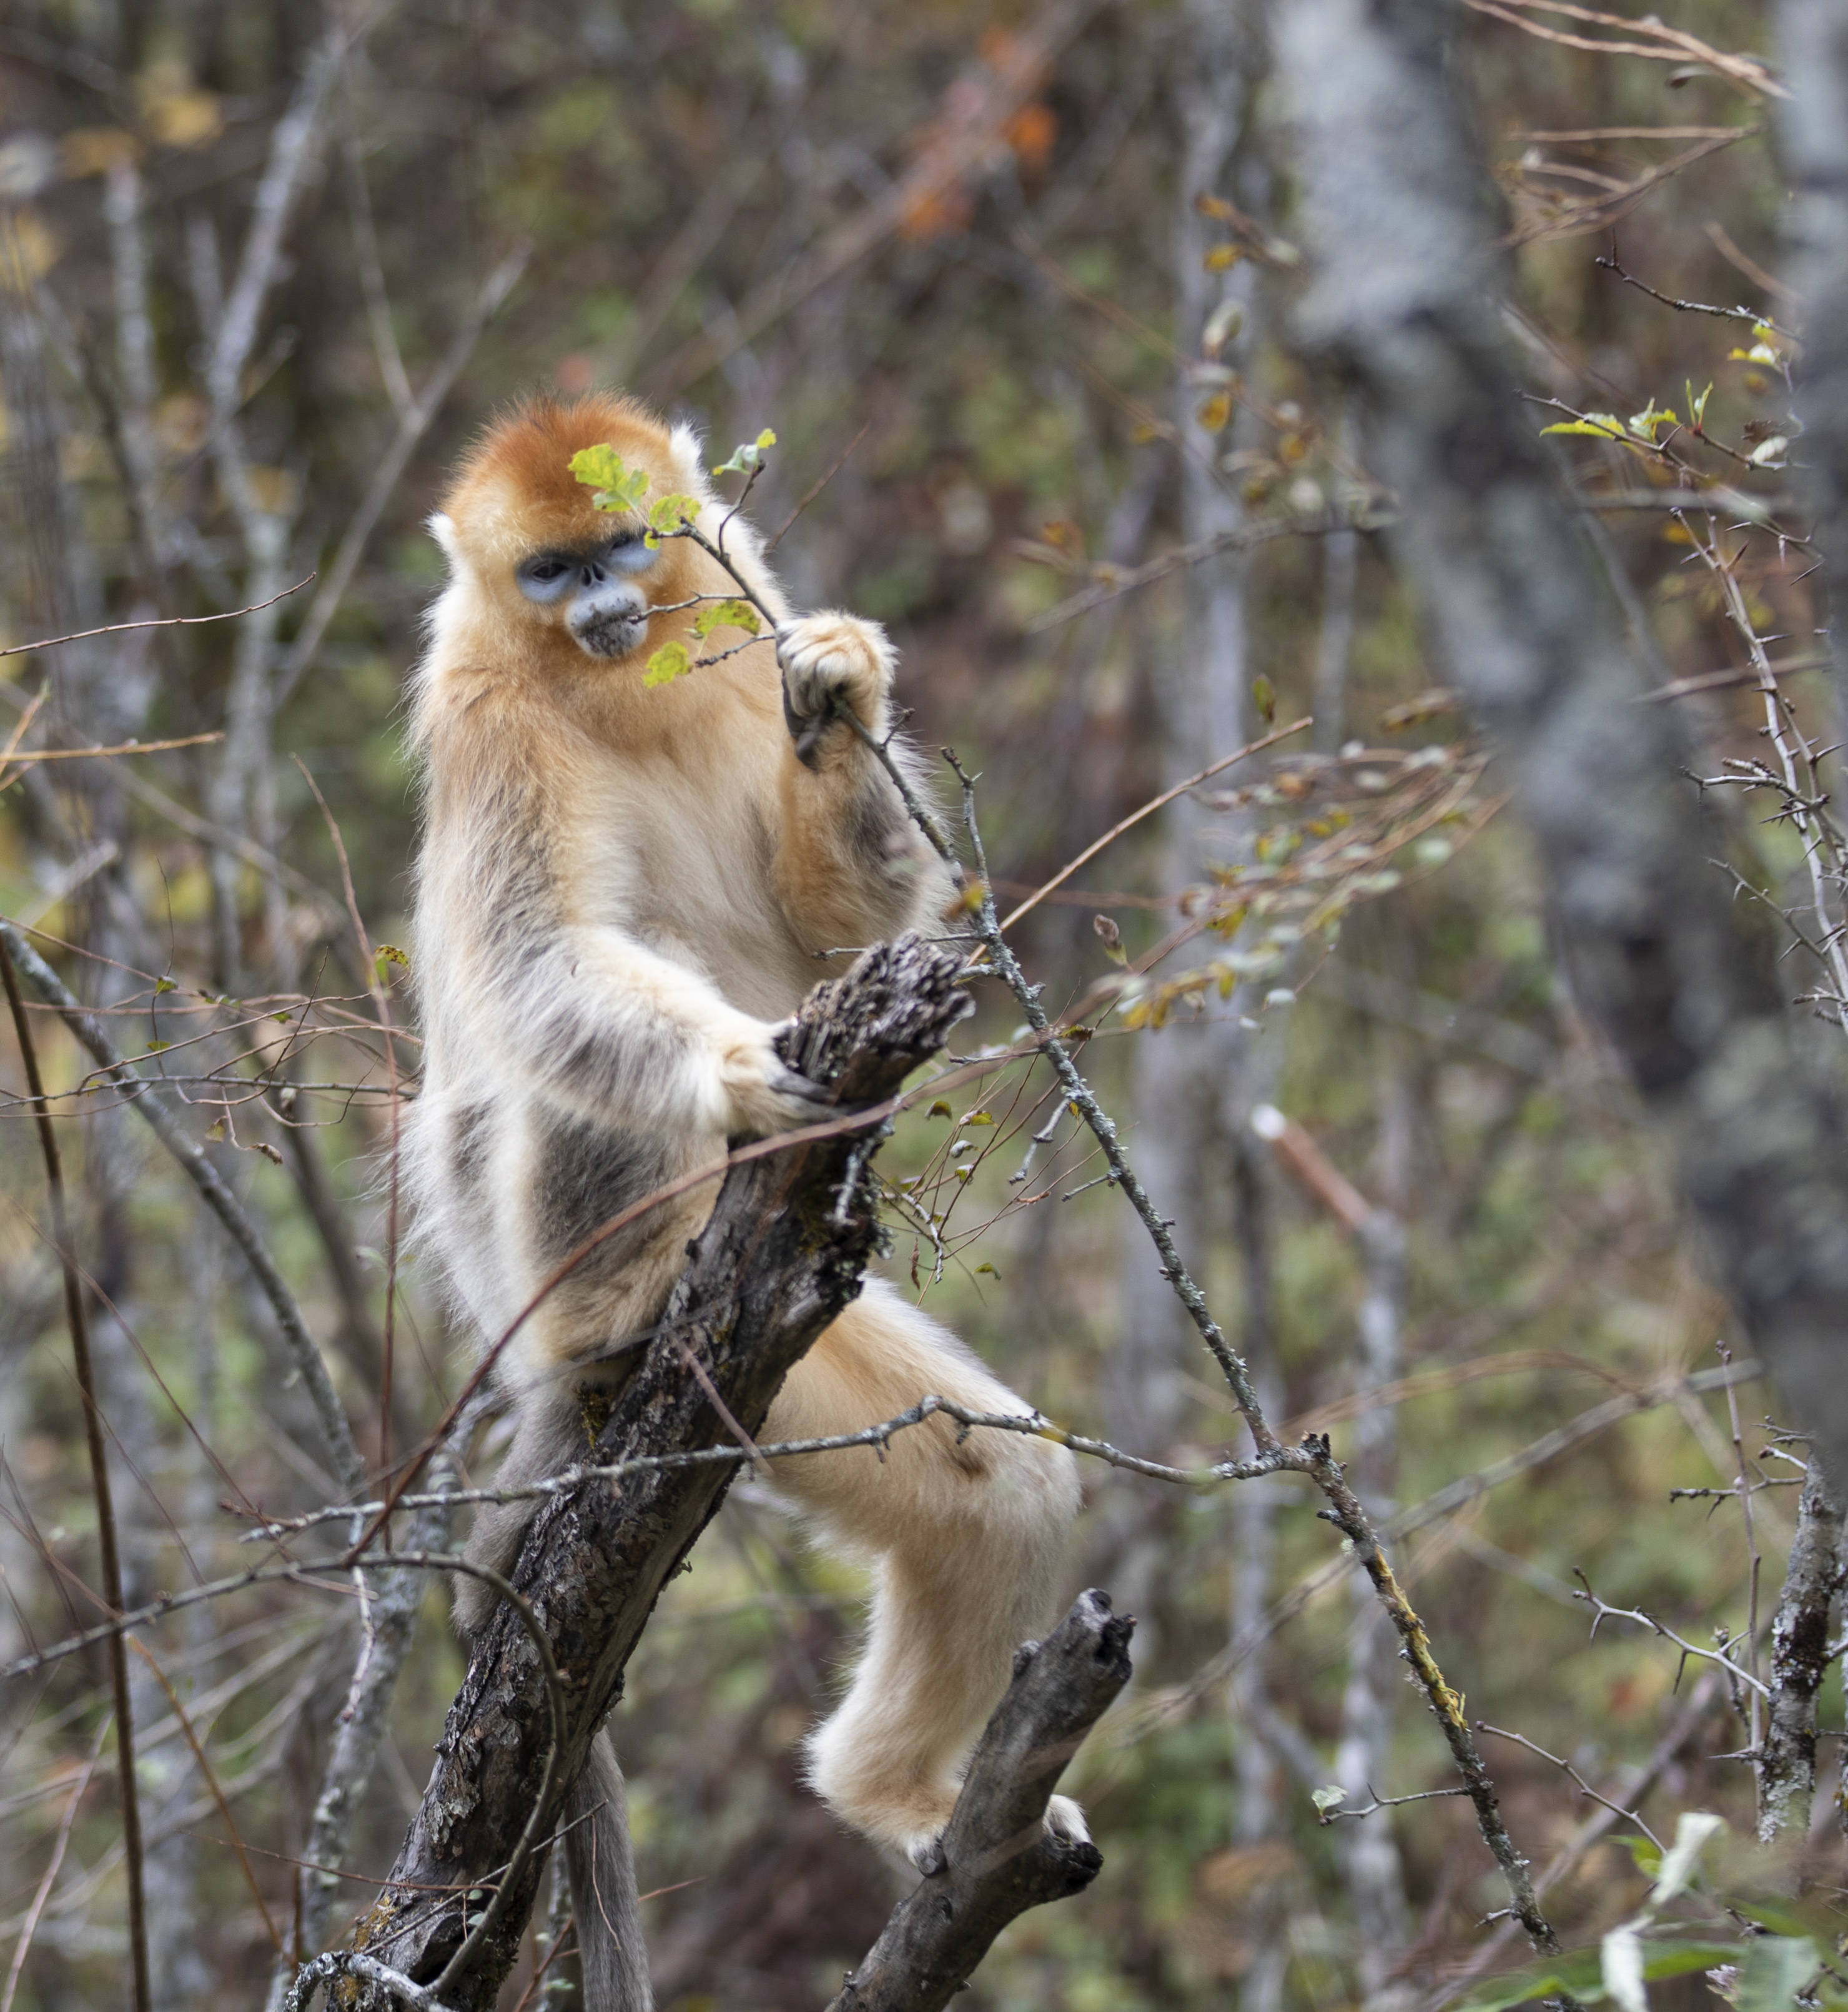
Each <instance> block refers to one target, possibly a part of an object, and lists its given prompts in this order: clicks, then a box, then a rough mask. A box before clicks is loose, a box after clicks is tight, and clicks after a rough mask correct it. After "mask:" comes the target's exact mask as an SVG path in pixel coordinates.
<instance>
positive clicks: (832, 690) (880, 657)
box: [776, 612, 893, 742]
mask: <svg viewBox="0 0 1848 2012" xmlns="http://www.w3.org/2000/svg"><path fill="white" fill-rule="evenodd" d="M776 654H777V656H778V658H779V659H780V662H782V665H783V706H784V710H785V712H786V713H787V715H788V719H789V722H790V732H791V733H794V735H795V736H796V737H797V740H798V742H800V741H801V740H802V739H803V738H804V734H803V731H802V730H803V729H804V727H805V726H809V725H810V724H811V723H812V722H813V723H816V724H819V723H821V722H826V720H827V719H829V718H830V717H832V716H833V715H834V714H835V713H837V712H839V711H840V709H841V708H843V707H846V708H850V709H851V711H852V712H854V714H855V715H857V716H858V719H859V720H860V722H861V723H862V726H865V727H866V728H867V729H868V730H869V731H870V732H872V733H883V732H884V730H885V726H886V695H887V693H888V692H889V691H890V690H891V688H892V661H893V660H892V646H891V644H890V643H888V642H887V640H886V632H885V631H884V630H883V629H882V628H880V626H879V624H878V623H876V622H863V621H862V620H861V619H860V618H859V617H858V615H841V614H837V613H833V612H829V613H826V614H821V615H804V617H803V618H802V619H801V621H799V622H791V623H787V624H786V625H785V626H783V628H781V629H780V630H778V631H777V632H776Z"/></svg>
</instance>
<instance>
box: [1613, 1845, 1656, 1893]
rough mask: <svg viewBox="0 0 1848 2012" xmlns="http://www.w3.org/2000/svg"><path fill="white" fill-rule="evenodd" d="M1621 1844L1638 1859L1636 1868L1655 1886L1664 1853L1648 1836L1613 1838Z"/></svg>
mask: <svg viewBox="0 0 1848 2012" xmlns="http://www.w3.org/2000/svg"><path fill="white" fill-rule="evenodd" d="M1611 1842H1612V1843H1614V1844H1621V1846H1623V1848H1624V1849H1625V1850H1626V1851H1627V1852H1628V1853H1629V1854H1630V1856H1631V1857H1632V1858H1633V1859H1634V1860H1636V1870H1637V1871H1639V1872H1640V1873H1641V1874H1642V1875H1643V1878H1645V1879H1646V1880H1647V1881H1648V1882H1650V1885H1652V1886H1653V1885H1654V1884H1655V1878H1656V1875H1657V1873H1658V1872H1660V1871H1661V1869H1662V1854H1661V1852H1660V1851H1659V1850H1657V1848H1656V1846H1654V1845H1653V1844H1652V1843H1650V1841H1649V1839H1647V1838H1646V1837H1619V1838H1614V1839H1612V1840H1611Z"/></svg>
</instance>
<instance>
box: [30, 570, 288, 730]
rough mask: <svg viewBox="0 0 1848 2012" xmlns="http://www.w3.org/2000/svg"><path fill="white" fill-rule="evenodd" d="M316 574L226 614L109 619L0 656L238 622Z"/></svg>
mask: <svg viewBox="0 0 1848 2012" xmlns="http://www.w3.org/2000/svg"><path fill="white" fill-rule="evenodd" d="M314 577H315V576H314V575H313V574H312V573H309V574H307V575H305V576H304V577H303V578H301V579H300V580H297V581H296V583H295V584H294V586H293V587H284V589H283V590H282V591H281V593H280V594H271V595H270V597H269V599H268V600H267V601H252V603H251V605H250V606H249V607H248V608H228V609H227V611H226V612H224V613H223V615H161V616H159V617H158V618H157V619H154V620H152V621H148V622H109V623H105V624H104V626H102V628H100V629H77V630H73V631H72V632H71V633H70V635H68V636H41V637H40V638H39V639H38V640H37V642H36V643H11V644H8V645H7V647H5V649H4V650H0V657H20V656H23V655H26V654H27V652H28V651H33V650H55V649H56V648H57V647H59V644H63V643H87V642H88V641H89V640H90V639H91V637H93V636H120V635H121V634H122V633H123V631H124V630H129V629H196V628H197V627H198V626H199V625H200V624H201V623H205V622H235V621H236V620H237V619H238V617H239V616H240V615H260V614H262V612H263V610H264V609H265V608H273V607H274V606H275V605H276V603H277V602H278V601H287V599H288V598H289V596H290V595H291V594H299V593H300V592H301V590H302V589H303V588H304V587H306V586H307V585H308V584H309V582H310V581H312V580H313V579H314ZM171 745H172V746H173V747H187V746H190V745H191V743H190V742H187V741H174V742H173V743H171ZM80 752H84V753H91V752H95V753H103V752H108V750H103V749H95V750H91V749H84V750H81V751H80Z"/></svg>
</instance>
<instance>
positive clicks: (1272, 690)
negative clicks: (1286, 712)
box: [1251, 676, 1277, 726]
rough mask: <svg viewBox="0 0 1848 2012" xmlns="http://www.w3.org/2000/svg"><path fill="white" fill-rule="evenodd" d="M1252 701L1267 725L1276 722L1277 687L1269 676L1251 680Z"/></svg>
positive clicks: (1272, 724) (1273, 724)
mask: <svg viewBox="0 0 1848 2012" xmlns="http://www.w3.org/2000/svg"><path fill="white" fill-rule="evenodd" d="M1251 702H1252V704H1253V705H1255V706H1256V707H1257V708H1258V717H1259V718H1260V719H1261V720H1262V721H1263V722H1264V723H1265V726H1275V724H1276V722H1277V688H1276V687H1275V685H1273V684H1272V683H1271V681H1270V680H1269V679H1268V678H1267V677H1262V676H1259V677H1255V678H1254V679H1253V680H1251Z"/></svg>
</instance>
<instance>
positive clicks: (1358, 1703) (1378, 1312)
mask: <svg viewBox="0 0 1848 2012" xmlns="http://www.w3.org/2000/svg"><path fill="white" fill-rule="evenodd" d="M1375 1048H1376V1050H1377V1051H1379V1054H1380V1059H1381V1062H1382V1068H1381V1071H1380V1081H1379V1102H1380V1126H1379V1131H1380V1139H1379V1170H1378V1176H1377V1178H1378V1182H1379V1195H1380V1200H1379V1203H1378V1204H1376V1205H1375V1208H1374V1211H1373V1213H1372V1216H1371V1217H1370V1218H1368V1221H1367V1222H1365V1223H1364V1224H1362V1225H1361V1228H1360V1229H1359V1230H1358V1231H1357V1236H1358V1239H1359V1242H1360V1247H1361V1258H1362V1261H1363V1262H1364V1264H1365V1267H1366V1287H1365V1293H1364V1296H1363V1297H1362V1299H1361V1312H1360V1343H1361V1346H1360V1359H1359V1361H1358V1363H1357V1365H1356V1368H1355V1372H1354V1387H1355V1389H1356V1390H1357V1391H1359V1392H1361V1393H1367V1392H1368V1391H1376V1390H1379V1389H1383V1388H1384V1387H1385V1386H1386V1385H1388V1384H1390V1383H1391V1382H1394V1381H1395V1380H1396V1379H1397V1378H1398V1376H1399V1375H1400V1374H1401V1373H1402V1368H1403V1357H1402V1354H1401V1349H1400V1337H1401V1336H1402V1334H1403V1332H1404V1325H1405V1228H1404V1218H1405V1211H1406V1204H1407V1198H1408V1197H1409V1195H1410V1193H1411V1179H1410V1165H1409V1161H1410V1151H1411V1097H1410V1094H1409V1091H1408V1086H1407V1083H1406V1079H1405V1074H1404V1069H1403V1068H1402V1067H1401V1066H1400V1065H1401V1063H1402V1062H1403V1060H1404V1054H1403V1051H1404V1041H1403V1040H1402V1039H1401V1038H1400V1037H1398V1036H1386V1037H1385V1038H1383V1039H1382V1038H1379V1037H1377V1036H1376V1038H1375ZM1398 1423H1399V1414H1398V1412H1397V1409H1396V1408H1395V1407H1393V1405H1391V1404H1375V1405H1374V1406H1372V1407H1371V1408H1369V1409H1367V1410H1365V1411H1361V1413H1360V1414H1359V1415H1358V1416H1357V1418H1355V1420H1354V1437H1353V1440H1352V1449H1353V1450H1352V1452H1351V1454H1350V1457H1349V1463H1348V1469H1347V1472H1348V1479H1350V1481H1351V1482H1353V1484H1354V1489H1355V1492H1356V1493H1357V1494H1358V1495H1359V1496H1360V1497H1361V1500H1362V1501H1363V1502H1364V1503H1365V1504H1366V1505H1367V1510H1368V1514H1370V1515H1372V1516H1373V1517H1374V1518H1375V1519H1376V1520H1378V1521H1385V1519H1386V1518H1388V1517H1390V1515H1391V1514H1392V1513H1393V1510H1394V1508H1395V1507H1397V1502H1396V1500H1395V1496H1396V1493H1397V1487H1398V1480H1399V1433H1398ZM1350 1598H1351V1600H1352V1602H1353V1606H1354V1618H1353V1621H1352V1622H1351V1624H1350V1628H1349V1632H1348V1664H1347V1685H1346V1686H1345V1688H1344V1689H1343V1693H1342V1696H1341V1738H1340V1744H1339V1746H1337V1748H1336V1754H1335V1779H1336V1782H1339V1783H1340V1785H1341V1786H1342V1787H1343V1789H1346V1790H1347V1801H1348V1807H1350V1808H1361V1807H1365V1805H1366V1804H1367V1803H1369V1802H1370V1801H1372V1795H1371V1794H1370V1793H1369V1791H1370V1790H1371V1789H1378V1790H1379V1793H1381V1794H1382V1795H1390V1793H1393V1791H1392V1788H1391V1785H1390V1783H1389V1782H1387V1780H1386V1762H1387V1760H1388V1759H1389V1758H1390V1755H1391V1752H1392V1732H1393V1700H1394V1698H1395V1697H1396V1696H1397V1695H1398V1693H1399V1686H1398V1683H1397V1673H1398V1669H1399V1667H1400V1665H1399V1660H1398V1653H1397V1647H1396V1646H1395V1643H1394V1639H1393V1632H1392V1630H1391V1629H1390V1627H1388V1626H1387V1625H1386V1617H1385V1615H1384V1614H1383V1613H1382V1611H1381V1609H1380V1605H1379V1598H1378V1596H1377V1595H1376V1594H1375V1593H1374V1591H1373V1589H1372V1586H1369V1585H1368V1583H1367V1582H1365V1580H1364V1579H1361V1577H1360V1576H1359V1575H1358V1574H1356V1575H1355V1576H1354V1582H1353V1585H1352V1586H1351V1588H1350ZM1339 1831H1340V1835H1339V1839H1338V1843H1339V1844H1340V1851H1341V1870H1342V1875H1343V1878H1344V1879H1345V1880H1346V1882H1347V1892H1348V1898H1349V1900H1350V1902H1351V1903H1352V1905H1353V1908H1354V1971H1355V1975H1356V1977H1357V1981H1358V1982H1359V1985H1360V1989H1361V2005H1362V2007H1363V2008H1364V2012H1400V2008H1403V2007H1406V2006H1408V2005H1409V2004H1410V2003H1411V2002H1412V2001H1413V2000H1414V1998H1415V1993H1414V1992H1412V1991H1411V1989H1410V1988H1409V1987H1408V1986H1407V1985H1404V1984H1401V1983H1395V1982H1393V1981H1392V1979H1391V1976H1390V1973H1391V1971H1392V1967H1393V1962H1394V1960H1395V1959H1396V1958H1397V1956H1398V1954H1399V1953H1400V1950H1403V1949H1404V1946H1405V1943H1406V1940H1407V1933H1408V1930H1409V1925H1410V1923H1409V1917H1408V1915H1407V1910H1406V1904H1405V1873H1404V1867H1403V1866H1402V1865H1401V1864H1400V1858H1399V1846H1398V1844H1397V1840H1396V1839H1394V1837H1393V1819H1392V1817H1391V1814H1390V1812H1388V1811H1386V1810H1379V1812H1378V1813H1377V1814H1375V1815H1373V1816H1371V1817H1367V1818H1362V1819H1361V1820H1359V1821H1354V1822H1350V1823H1345V1824H1343V1825H1340V1826H1339Z"/></svg>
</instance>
